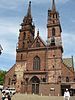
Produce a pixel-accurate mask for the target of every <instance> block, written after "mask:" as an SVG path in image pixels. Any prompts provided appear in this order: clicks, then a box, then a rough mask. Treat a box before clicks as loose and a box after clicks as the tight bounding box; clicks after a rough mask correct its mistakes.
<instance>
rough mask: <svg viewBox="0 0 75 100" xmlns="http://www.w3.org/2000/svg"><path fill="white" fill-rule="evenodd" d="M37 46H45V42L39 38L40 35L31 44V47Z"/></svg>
mask: <svg viewBox="0 0 75 100" xmlns="http://www.w3.org/2000/svg"><path fill="white" fill-rule="evenodd" d="M38 47H39V48H40V47H46V44H45V42H44V41H43V40H42V39H41V37H40V36H37V37H36V38H35V40H34V41H33V43H32V45H31V48H38Z"/></svg>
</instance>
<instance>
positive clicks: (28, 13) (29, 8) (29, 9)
mask: <svg viewBox="0 0 75 100" xmlns="http://www.w3.org/2000/svg"><path fill="white" fill-rule="evenodd" d="M27 16H30V17H31V1H29V7H28V12H27Z"/></svg>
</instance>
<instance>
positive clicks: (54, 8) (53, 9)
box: [52, 0, 56, 11]
mask: <svg viewBox="0 0 75 100" xmlns="http://www.w3.org/2000/svg"><path fill="white" fill-rule="evenodd" d="M52 11H56V6H55V0H52Z"/></svg>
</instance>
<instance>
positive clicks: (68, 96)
mask: <svg viewBox="0 0 75 100" xmlns="http://www.w3.org/2000/svg"><path fill="white" fill-rule="evenodd" d="M69 99H70V92H69V91H68V89H66V91H65V92H64V100H69Z"/></svg>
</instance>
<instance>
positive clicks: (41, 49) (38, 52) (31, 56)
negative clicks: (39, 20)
mask: <svg viewBox="0 0 75 100" xmlns="http://www.w3.org/2000/svg"><path fill="white" fill-rule="evenodd" d="M61 32H62V28H61V24H60V19H59V13H58V11H57V10H56V5H55V1H54V0H53V2H52V8H51V10H50V9H49V10H48V20H47V41H46V42H44V40H42V38H41V37H40V32H39V31H38V32H37V36H36V37H35V25H34V24H33V20H32V14H31V2H29V6H28V11H27V15H26V16H25V17H24V19H23V22H22V23H21V29H20V30H19V37H18V46H17V48H16V63H15V64H14V65H13V66H12V67H11V69H10V70H9V71H8V72H7V74H6V75H5V82H4V87H15V88H16V91H17V92H20V93H28V94H33V93H34V94H42V95H63V92H64V90H65V88H68V89H69V90H70V91H71V93H72V95H74V94H75V90H74V89H75V78H74V64H73V57H72V58H63V57H62V53H63V45H62V38H61Z"/></svg>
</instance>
